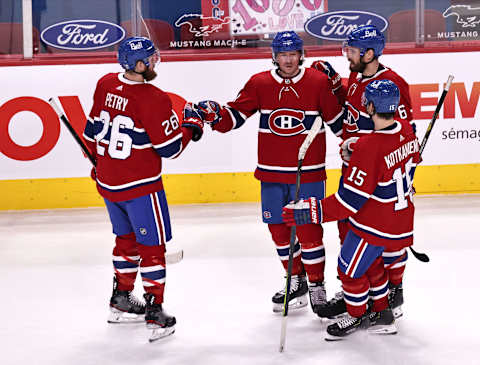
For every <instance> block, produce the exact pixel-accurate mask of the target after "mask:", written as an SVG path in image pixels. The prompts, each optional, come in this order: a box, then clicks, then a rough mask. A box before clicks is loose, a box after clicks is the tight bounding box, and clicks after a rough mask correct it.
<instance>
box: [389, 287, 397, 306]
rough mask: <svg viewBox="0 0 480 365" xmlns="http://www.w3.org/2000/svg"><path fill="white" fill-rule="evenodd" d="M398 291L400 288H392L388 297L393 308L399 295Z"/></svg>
mask: <svg viewBox="0 0 480 365" xmlns="http://www.w3.org/2000/svg"><path fill="white" fill-rule="evenodd" d="M397 290H398V287H396V286H394V287H391V288H390V293H389V295H388V304H390V306H393V303H394V301H395V296H396V295H397Z"/></svg>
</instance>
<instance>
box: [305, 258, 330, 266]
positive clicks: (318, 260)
mask: <svg viewBox="0 0 480 365" xmlns="http://www.w3.org/2000/svg"><path fill="white" fill-rule="evenodd" d="M324 261H325V256H323V257H320V258H318V259H310V260H306V259H304V258H303V257H302V262H303V263H304V264H305V265H314V264H319V263H321V262H324Z"/></svg>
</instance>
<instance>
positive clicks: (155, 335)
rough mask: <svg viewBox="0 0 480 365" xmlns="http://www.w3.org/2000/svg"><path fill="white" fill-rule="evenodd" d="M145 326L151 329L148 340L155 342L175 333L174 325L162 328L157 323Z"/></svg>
mask: <svg viewBox="0 0 480 365" xmlns="http://www.w3.org/2000/svg"><path fill="white" fill-rule="evenodd" d="M147 328H148V329H151V330H152V333H151V335H150V338H149V339H148V342H155V341H157V340H160V339H162V338H165V337H168V336H170V335H173V334H174V333H175V326H172V327H166V328H163V327H160V326H158V325H147Z"/></svg>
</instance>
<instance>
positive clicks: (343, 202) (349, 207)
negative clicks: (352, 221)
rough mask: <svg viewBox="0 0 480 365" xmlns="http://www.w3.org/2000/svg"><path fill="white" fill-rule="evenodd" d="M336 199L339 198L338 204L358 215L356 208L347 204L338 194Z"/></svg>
mask: <svg viewBox="0 0 480 365" xmlns="http://www.w3.org/2000/svg"><path fill="white" fill-rule="evenodd" d="M335 198H337V200H338V202H339V203H340V204H342V205H343V206H344V207H345V208H347V209H348V210H350V211H351V212H353V213H357V212H358V210H357V209H355V208H354V207H352V206H351V205H349V204H347V203H346V202H345V201H344V200H343V199H342V198H341V197H340V195H339V194H338V192H336V193H335Z"/></svg>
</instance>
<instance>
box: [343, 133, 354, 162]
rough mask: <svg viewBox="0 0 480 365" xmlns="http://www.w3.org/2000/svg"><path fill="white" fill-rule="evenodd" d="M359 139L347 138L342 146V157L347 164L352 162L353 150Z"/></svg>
mask: <svg viewBox="0 0 480 365" xmlns="http://www.w3.org/2000/svg"><path fill="white" fill-rule="evenodd" d="M357 141H358V137H350V138H347V139H346V140H345V141H343V142H342V143H341V144H340V156H342V160H343V161H345V162H348V161H350V157H352V152H353V148H354V147H355V143H357Z"/></svg>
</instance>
